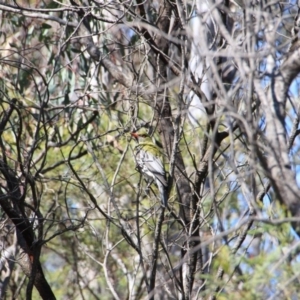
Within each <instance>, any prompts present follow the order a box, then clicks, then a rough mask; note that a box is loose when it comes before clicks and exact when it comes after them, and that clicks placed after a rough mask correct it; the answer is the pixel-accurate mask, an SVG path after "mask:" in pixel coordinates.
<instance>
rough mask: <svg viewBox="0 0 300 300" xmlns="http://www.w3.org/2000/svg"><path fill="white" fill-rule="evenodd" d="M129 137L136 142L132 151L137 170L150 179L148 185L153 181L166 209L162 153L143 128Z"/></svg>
mask: <svg viewBox="0 0 300 300" xmlns="http://www.w3.org/2000/svg"><path fill="white" fill-rule="evenodd" d="M131 136H133V137H134V138H135V139H136V141H137V142H138V145H137V146H136V147H135V149H134V156H135V161H136V164H137V169H138V171H139V172H140V173H142V174H143V175H144V176H145V177H146V179H150V182H149V185H150V184H151V183H152V182H153V181H155V183H156V185H157V187H158V190H159V193H160V199H161V204H162V206H164V207H166V206H167V203H168V185H167V180H166V172H165V169H164V166H163V159H162V153H161V151H160V149H159V148H158V147H157V146H156V145H155V144H154V143H153V141H152V139H151V137H150V136H149V134H148V133H147V131H146V130H145V129H144V128H142V129H140V130H139V131H138V132H132V133H131Z"/></svg>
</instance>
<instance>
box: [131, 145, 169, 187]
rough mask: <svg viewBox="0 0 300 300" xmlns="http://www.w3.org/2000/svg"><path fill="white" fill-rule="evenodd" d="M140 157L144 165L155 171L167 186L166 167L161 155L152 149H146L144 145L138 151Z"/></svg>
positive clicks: (150, 170)
mask: <svg viewBox="0 0 300 300" xmlns="http://www.w3.org/2000/svg"><path fill="white" fill-rule="evenodd" d="M137 156H138V159H139V160H140V161H141V163H142V164H144V167H145V168H146V169H148V170H149V172H151V173H153V175H154V176H155V178H157V179H158V180H159V181H160V182H161V183H162V184H163V185H164V186H167V181H166V177H165V176H166V174H165V169H164V167H163V164H162V161H161V159H160V158H159V157H157V156H156V155H154V154H153V153H151V151H147V150H146V151H145V150H144V149H143V147H141V148H139V150H138V153H137Z"/></svg>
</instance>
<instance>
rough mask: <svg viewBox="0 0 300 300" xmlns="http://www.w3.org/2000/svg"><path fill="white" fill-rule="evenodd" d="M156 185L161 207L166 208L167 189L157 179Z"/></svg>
mask: <svg viewBox="0 0 300 300" xmlns="http://www.w3.org/2000/svg"><path fill="white" fill-rule="evenodd" d="M156 185H157V187H158V190H159V194H160V200H161V205H162V206H163V207H167V205H168V189H167V187H166V186H164V185H163V184H162V183H161V182H160V181H159V180H158V179H156Z"/></svg>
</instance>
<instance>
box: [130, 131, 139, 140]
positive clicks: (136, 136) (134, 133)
mask: <svg viewBox="0 0 300 300" xmlns="http://www.w3.org/2000/svg"><path fill="white" fill-rule="evenodd" d="M130 134H131V136H133V137H134V138H135V139H136V140H137V141H138V139H139V135H138V134H137V133H136V132H131V133H130Z"/></svg>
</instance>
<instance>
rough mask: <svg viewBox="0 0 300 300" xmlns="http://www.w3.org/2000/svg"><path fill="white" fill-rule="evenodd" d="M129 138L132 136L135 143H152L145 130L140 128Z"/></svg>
mask: <svg viewBox="0 0 300 300" xmlns="http://www.w3.org/2000/svg"><path fill="white" fill-rule="evenodd" d="M131 136H133V137H134V138H135V140H136V141H137V142H143V141H147V140H149V141H152V139H151V137H150V135H149V134H148V132H147V130H146V129H145V128H141V129H140V130H139V131H137V132H131Z"/></svg>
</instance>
